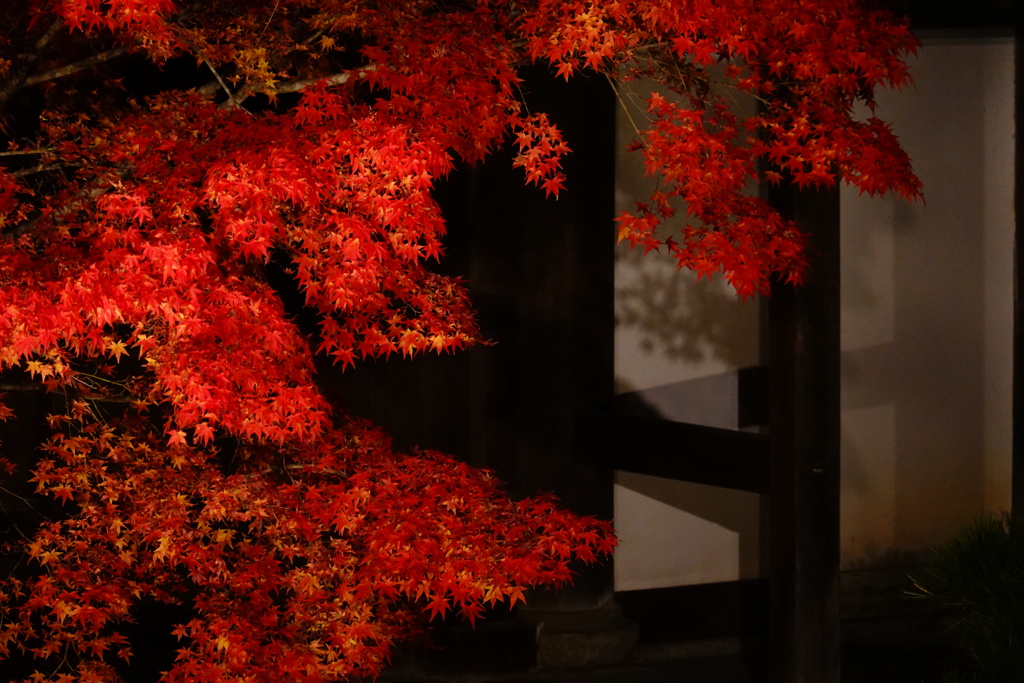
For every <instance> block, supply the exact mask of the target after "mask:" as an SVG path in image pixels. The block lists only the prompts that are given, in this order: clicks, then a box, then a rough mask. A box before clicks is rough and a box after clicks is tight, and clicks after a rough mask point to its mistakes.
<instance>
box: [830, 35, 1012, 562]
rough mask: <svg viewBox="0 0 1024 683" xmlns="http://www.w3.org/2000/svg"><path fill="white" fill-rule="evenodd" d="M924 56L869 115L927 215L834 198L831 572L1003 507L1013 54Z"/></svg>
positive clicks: (932, 46) (930, 51) (1002, 50)
mask: <svg viewBox="0 0 1024 683" xmlns="http://www.w3.org/2000/svg"><path fill="white" fill-rule="evenodd" d="M923 42H924V47H923V49H922V50H921V51H920V53H919V55H918V57H917V58H916V59H915V60H914V61H913V63H912V65H911V67H912V72H913V73H914V74H915V81H916V85H915V87H913V88H911V89H909V90H907V91H905V92H903V93H899V94H892V93H884V94H882V96H881V97H880V98H879V105H878V115H879V116H880V117H881V118H883V119H885V120H888V121H891V122H892V123H893V126H894V130H895V131H896V133H897V134H898V135H899V136H900V138H901V140H902V142H903V144H904V147H905V148H906V149H907V151H908V152H909V153H910V156H911V158H912V159H913V160H914V164H915V167H916V169H917V172H918V175H919V176H920V177H921V179H922V181H923V182H924V186H925V199H926V203H925V204H916V205H907V204H906V203H904V202H900V201H898V200H896V199H893V198H891V197H886V198H881V199H879V198H874V199H872V198H868V197H860V196H858V195H857V193H856V191H854V190H849V189H847V190H844V192H843V195H842V230H843V241H842V247H841V248H842V259H843V261H842V263H843V289H842V300H843V305H842V329H843V356H842V373H843V396H842V410H843V413H842V429H843V433H842V439H843V441H842V457H843V474H842V559H843V565H844V566H845V567H857V566H866V565H878V564H884V563H890V562H898V561H900V559H901V558H903V557H906V556H908V555H913V554H915V553H916V552H918V551H920V550H922V549H925V548H927V547H928V546H930V545H932V544H934V543H937V542H940V541H942V540H944V539H945V538H947V537H948V536H949V535H950V534H952V533H953V532H954V531H955V530H956V529H957V527H958V526H959V525H960V524H961V523H963V522H964V521H966V520H967V519H969V518H970V517H972V516H974V515H976V514H978V513H980V512H982V511H983V510H999V509H1006V508H1008V506H1009V495H1010V480H1009V465H1010V430H1011V417H1010V407H1011V387H1010V380H1011V357H1012V356H1011V353H1012V348H1011V345H1012V312H1013V299H1012V295H1013V280H1012V277H1013V261H1012V258H1013V231H1014V225H1013V220H1014V219H1013V204H1012V196H1013V42H1012V40H1011V39H971V40H970V41H967V40H952V39H944V38H940V37H928V36H925V37H924V38H923Z"/></svg>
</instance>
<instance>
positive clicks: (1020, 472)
mask: <svg viewBox="0 0 1024 683" xmlns="http://www.w3.org/2000/svg"><path fill="white" fill-rule="evenodd" d="M1014 33H1015V36H1016V45H1015V62H1016V63H1015V75H1014V80H1015V87H1014V90H1015V92H1016V95H1015V97H1014V119H1015V122H1016V136H1015V138H1016V153H1015V155H1016V158H1015V174H1014V175H1015V180H1014V206H1015V207H1016V220H1017V225H1016V233H1015V242H1016V244H1015V247H1014V263H1013V270H1014V273H1013V275H1014V291H1013V456H1012V457H1013V464H1012V467H1013V475H1012V477H1013V484H1012V491H1013V492H1012V503H1011V505H1012V507H1013V512H1014V514H1017V515H1021V514H1024V280H1022V277H1024V272H1022V271H1024V173H1022V172H1021V168H1022V166H1024V113H1022V109H1024V50H1022V49H1021V35H1022V34H1024V18H1022V17H1021V14H1018V17H1017V20H1016V27H1015V32H1014Z"/></svg>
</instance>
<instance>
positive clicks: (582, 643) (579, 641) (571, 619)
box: [518, 601, 640, 669]
mask: <svg viewBox="0 0 1024 683" xmlns="http://www.w3.org/2000/svg"><path fill="white" fill-rule="evenodd" d="M518 615H519V617H520V618H522V619H523V620H525V621H528V622H531V623H535V624H536V625H537V664H538V665H539V666H540V667H542V668H545V669H561V668H570V667H588V666H603V665H607V664H615V663H617V662H621V661H624V660H625V659H626V658H627V657H628V656H629V654H630V652H631V651H632V650H633V647H634V646H635V645H636V643H637V640H638V638H639V632H640V631H639V627H638V626H637V623H636V622H635V621H633V620H632V619H627V618H626V617H624V616H623V614H622V609H621V608H620V607H619V606H618V604H616V603H615V602H611V601H610V602H608V603H606V604H604V605H602V606H601V607H598V608H595V609H589V610H573V611H561V610H533V609H529V608H521V609H520V610H519V611H518Z"/></svg>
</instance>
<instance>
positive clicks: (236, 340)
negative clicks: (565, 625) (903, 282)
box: [0, 0, 920, 682]
mask: <svg viewBox="0 0 1024 683" xmlns="http://www.w3.org/2000/svg"><path fill="white" fill-rule="evenodd" d="M0 21H2V22H3V25H4V26H5V29H4V31H3V33H2V34H0V130H2V131H3V135H4V137H5V138H6V144H7V146H6V149H5V150H4V151H2V152H0V155H2V156H0V231H2V238H0V310H2V311H3V316H2V318H0V369H3V370H4V371H5V372H6V373H7V376H8V377H16V378H17V377H20V378H21V379H22V380H23V381H25V382H31V383H36V384H39V385H42V386H45V388H46V389H47V390H48V391H50V392H52V393H53V394H55V395H58V396H60V397H62V399H63V402H62V405H63V406H64V408H63V409H62V410H57V411H54V412H53V414H51V415H50V416H49V418H48V424H49V429H50V435H49V437H48V438H47V440H46V441H45V443H44V444H43V446H42V449H41V455H40V457H39V459H38V461H37V462H36V464H35V466H34V468H33V469H32V473H31V481H32V482H33V484H34V486H35V487H36V489H37V491H38V492H39V493H40V494H42V495H48V496H50V497H52V499H53V500H54V501H57V502H59V503H60V504H61V507H60V510H61V511H62V514H60V515H57V516H55V517H53V518H51V519H46V520H44V521H43V522H42V523H41V524H40V525H39V526H38V528H36V529H34V530H31V532H30V533H28V534H26V538H24V539H22V540H18V541H17V542H13V541H12V542H11V543H9V544H8V548H7V549H8V551H11V550H12V548H13V549H14V550H16V551H18V552H22V553H24V554H25V556H26V557H27V560H26V563H25V564H23V565H22V567H20V570H19V571H18V572H15V573H14V574H12V575H11V576H10V577H7V578H6V579H4V580H3V583H0V660H2V659H4V658H8V657H12V656H14V655H16V654H18V653H26V652H27V653H28V654H30V655H31V656H33V657H35V658H36V659H37V660H38V671H37V673H36V674H35V675H34V677H33V680H54V681H82V682H86V681H111V680H119V679H118V675H119V674H118V671H119V670H124V667H125V664H124V662H130V655H131V653H130V648H129V647H128V641H127V639H126V637H125V635H124V629H125V626H126V624H129V623H130V622H131V620H132V619H133V616H134V611H133V610H134V609H135V607H136V606H137V605H138V603H139V601H140V600H141V599H142V598H143V597H145V596H148V597H153V598H155V599H157V600H159V601H163V602H166V603H170V604H174V603H185V604H187V605H188V606H189V607H190V608H191V610H192V617H191V618H190V619H188V620H187V621H185V622H184V623H181V624H179V625H178V626H177V627H176V628H175V630H174V634H175V635H176V636H177V637H178V638H179V639H180V640H181V643H182V649H181V650H180V651H179V652H178V655H177V658H176V660H175V662H174V664H173V666H172V667H171V668H170V670H169V671H168V672H167V673H166V674H165V676H164V680H166V681H231V680H266V681H281V680H296V681H328V680H338V679H343V678H347V677H353V676H362V675H373V674H375V673H377V672H378V671H379V670H380V668H381V667H382V666H383V665H384V664H385V663H386V661H387V659H388V654H389V652H390V650H391V648H392V646H393V644H394V643H396V642H397V641H399V640H401V639H404V638H408V637H411V636H412V635H414V634H415V633H417V632H419V631H420V630H422V628H423V627H424V625H425V624H426V622H428V621H429V620H430V619H432V618H434V617H440V616H444V615H446V614H447V613H449V612H456V613H460V614H461V615H463V616H464V617H465V618H467V619H469V620H470V621H473V620H475V619H476V618H477V617H478V616H479V615H480V614H481V612H482V611H483V609H484V606H486V605H489V604H490V605H493V604H495V603H498V602H509V603H515V602H517V601H519V600H521V599H522V597H523V590H524V589H526V588H529V587H531V586H536V585H547V584H559V583H562V582H564V581H566V580H568V579H569V578H570V575H571V570H570V562H571V561H572V560H582V561H587V562H589V561H594V560H595V559H598V558H599V557H600V556H603V555H606V554H607V553H609V552H610V551H611V549H612V547H613V546H614V537H613V535H612V532H611V528H610V526H609V525H608V524H607V523H605V522H601V521H598V520H595V519H591V518H586V517H581V516H578V515H575V514H572V513H570V512H567V511H565V510H563V509H561V508H559V507H558V506H557V505H555V503H554V502H553V501H552V500H551V499H549V498H546V497H543V496H541V497H535V498H529V499H526V500H522V501H518V502H515V501H511V500H509V499H508V498H507V497H505V496H503V494H502V493H501V491H500V488H499V486H498V484H497V482H496V481H495V480H494V478H493V477H492V476H491V475H490V474H489V473H487V472H484V471H479V470H475V469H472V468H470V467H468V466H466V465H464V464H461V463H459V462H458V461H456V460H454V459H452V458H450V457H448V456H445V455H442V454H439V453H433V452H423V453H416V454H412V455H407V454H402V453H399V452H397V451H396V450H395V448H394V447H393V446H392V445H391V443H390V442H389V440H388V438H387V437H386V436H385V435H383V434H382V433H381V432H380V430H379V429H377V428H375V427H374V426H372V425H370V424H368V423H366V422H364V421H361V420H360V419H359V418H358V417H356V416H352V415H349V414H347V413H343V412H341V411H338V410H332V407H331V406H330V405H329V404H328V402H327V401H326V399H325V398H324V396H323V394H322V392H321V391H320V389H319V388H318V386H317V384H316V372H315V369H314V364H313V357H314V354H317V353H320V354H324V355H325V356H327V357H329V358H330V359H332V360H333V361H334V362H335V363H338V364H340V365H341V366H349V365H352V364H354V363H356V362H358V361H359V360H361V359H365V358H374V357H388V356H390V355H391V354H401V355H404V356H410V355H413V354H416V353H420V352H427V351H437V352H447V351H455V350H458V349H461V348H464V347H466V346H468V345H471V344H473V343H477V342H479V341H480V340H481V332H480V331H479V329H478V327H477V325H476V322H475V320H474V315H473V311H472V309H471V307H470V304H469V301H468V299H467V296H466V290H465V288H464V286H463V284H462V283H461V282H460V281H459V280H458V279H457V278H453V277H449V276H443V275H439V274H437V273H436V272H434V271H432V270H431V267H430V263H431V261H432V260H435V259H437V258H439V257H440V256H441V255H442V253H443V247H442V242H443V237H444V232H445V222H444V218H443V216H442V214H441V211H440V209H439V207H438V205H437V203H436V202H435V200H434V198H433V197H432V194H431V192H432V189H433V187H434V184H435V183H436V182H437V181H438V180H439V179H442V178H444V177H445V176H446V175H447V174H449V173H450V172H451V171H452V169H453V168H454V166H455V164H456V162H457V161H459V160H461V161H463V162H467V163H474V162H477V161H480V160H481V159H483V158H484V157H485V156H487V155H488V153H490V152H492V151H494V150H496V149H497V148H499V147H500V146H501V145H502V144H505V143H506V142H509V141H510V144H512V145H513V147H514V149H515V150H516V156H515V160H514V164H515V165H516V166H517V167H521V168H522V170H523V173H524V177H525V180H526V182H527V183H530V184H535V185H538V186H539V187H540V188H541V189H542V190H543V191H544V192H545V193H546V194H549V195H558V193H559V192H560V191H562V190H563V189H564V184H565V180H566V179H565V178H564V176H563V174H562V172H561V170H560V161H561V159H562V158H563V156H564V155H565V154H566V153H568V151H569V147H568V144H567V141H566V140H564V139H563V137H562V134H561V133H560V131H559V129H558V128H557V126H556V123H557V122H554V121H551V120H550V119H549V118H548V117H547V116H546V115H545V114H544V113H543V112H532V111H529V110H528V108H527V107H526V105H525V104H524V101H523V97H522V93H521V88H522V87H523V86H522V84H521V80H520V77H519V76H518V75H517V74H518V73H519V70H520V69H521V68H522V67H524V66H526V65H529V64H533V63H543V64H548V65H550V67H551V68H552V70H553V71H555V72H556V73H557V74H558V75H559V76H560V77H564V78H566V79H568V78H572V77H575V76H577V75H579V74H585V75H587V76H588V77H594V75H603V76H602V77H607V79H608V81H609V83H610V84H611V86H612V87H617V85H616V84H621V83H623V82H626V81H630V80H638V79H642V78H651V79H653V80H654V81H656V82H658V83H660V84H663V85H665V86H667V87H669V88H670V89H671V90H673V91H674V92H675V93H677V94H678V98H676V99H671V100H670V99H668V98H665V97H662V96H660V95H652V96H651V98H650V100H649V102H648V111H647V115H648V117H649V118H648V121H647V122H646V123H645V124H644V127H643V129H642V130H639V131H638V136H639V137H638V141H637V144H636V146H637V149H638V150H639V152H640V153H642V154H643V155H644V157H645V159H646V163H647V168H648V170H649V171H650V172H651V173H652V174H655V175H657V176H658V177H659V178H660V186H659V189H658V190H657V191H656V192H655V193H654V194H653V195H652V197H651V198H650V200H649V201H648V202H646V203H643V204H641V205H639V206H638V207H637V209H636V211H634V212H632V213H627V214H624V215H622V216H620V217H619V219H618V226H619V233H620V239H623V240H626V241H628V242H630V243H632V244H634V245H642V246H643V247H644V248H646V249H648V250H650V249H659V248H664V249H666V250H669V251H670V252H671V253H673V254H674V255H675V256H676V257H677V258H678V260H679V263H680V265H681V266H686V267H690V268H693V269H694V270H696V271H697V272H698V274H706V275H710V274H711V273H713V272H721V273H723V274H724V276H725V277H726V278H727V279H728V280H729V281H730V282H731V283H732V284H733V285H734V287H735V288H736V290H737V291H738V292H739V293H740V294H742V295H747V294H751V293H754V292H764V291H766V290H767V286H768V284H767V283H768V281H769V277H770V276H771V275H772V274H776V273H777V274H780V275H781V276H782V277H784V278H788V279H789V280H792V281H799V279H800V277H801V274H802V272H803V269H804V268H805V266H806V261H807V259H806V245H805V240H804V238H803V237H802V236H801V235H800V233H799V232H798V231H797V230H796V228H795V227H794V226H793V225H791V224H789V223H787V222H786V221H784V220H783V219H782V218H781V217H780V216H779V215H778V214H777V213H776V212H775V211H773V210H772V209H771V207H770V206H769V205H768V204H766V203H765V202H764V201H763V200H761V199H760V198H758V197H756V196H751V195H750V194H749V193H748V192H745V187H746V186H747V185H748V184H749V183H750V182H752V181H769V182H794V183H796V184H797V185H799V186H824V185H830V184H834V183H835V182H837V181H845V182H849V183H852V184H854V185H856V186H857V187H859V188H860V189H861V190H862V191H865V192H869V193H880V192H887V191H894V192H896V193H898V194H900V195H903V196H906V197H916V196H917V195H918V194H919V192H920V187H919V183H918V181H917V179H916V178H915V177H914V175H913V173H912V171H911V168H910V165H909V161H908V159H907V157H906V155H905V154H904V153H903V151H902V150H901V148H900V146H899V144H898V141H897V140H896V138H895V137H894V136H893V134H892V133H891V131H890V130H889V128H888V127H887V126H886V124H885V123H883V122H882V121H880V120H878V119H876V118H874V117H872V116H870V109H871V108H872V105H873V100H872V96H873V92H874V89H875V88H876V87H878V86H887V87H897V88H898V87H901V86H903V85H904V84H906V83H907V82H908V81H909V75H908V73H907V68H906V65H905V62H904V58H905V57H906V55H907V54H908V53H909V52H911V51H913V50H914V49H915V41H914V39H913V38H912V37H911V36H910V34H909V32H908V30H907V28H906V26H905V25H903V24H901V23H900V22H896V21H894V20H893V18H892V17H891V16H890V15H888V14H887V13H885V12H882V11H877V10H874V9H870V8H867V7H865V6H863V5H862V4H860V3H859V2H855V1H854V0H802V1H799V2H798V1H795V0H756V1H755V0H714V1H710V0H623V1H614V2H607V1H605V0H602V1H600V2H597V1H596V0H594V1H586V0H570V1H568V2H567V1H565V0H525V1H515V2H513V1H508V2H503V1H500V0H459V1H457V2H443V1H439V0H274V1H273V2H271V1H270V0H262V1H261V0H208V1H206V2H194V3H192V2H184V1H183V0H7V1H6V2H5V3H3V5H2V6H0ZM737 95H739V96H747V97H752V98H755V99H756V101H757V102H758V103H759V109H758V111H757V112H756V113H754V114H751V115H749V116H742V115H740V114H737V113H736V112H735V111H734V110H733V109H732V108H730V107H729V102H730V99H731V98H733V97H734V96H737ZM858 105H867V107H868V110H869V115H868V116H867V117H866V118H865V117H863V116H861V110H860V109H858V108H857V106H858ZM670 221H671V222H672V225H673V226H674V228H673V231H672V233H671V236H668V237H664V236H662V235H663V233H661V232H658V228H659V226H660V225H662V224H663V223H666V222H670ZM600 238H601V236H600V235H595V239H600ZM268 264H278V265H280V266H281V267H283V268H284V270H285V271H286V273H287V274H288V275H289V276H290V277H291V278H292V280H293V281H294V283H295V285H296V287H297V290H298V297H299V299H300V305H301V306H302V307H304V308H305V310H306V311H307V312H311V313H312V315H313V316H314V317H315V320H316V324H315V330H313V331H310V330H308V329H302V328H301V327H300V326H299V325H298V324H297V323H296V322H295V319H294V315H293V313H294V311H291V310H290V309H289V305H290V304H289V302H288V301H287V300H286V299H287V298H288V297H283V296H282V293H281V292H279V291H278V290H277V289H275V288H274V286H273V283H272V282H271V278H269V277H268ZM292 303H294V302H292ZM8 413H9V411H6V410H5V412H4V414H3V415H0V417H9V415H8ZM3 463H4V470H5V471H8V472H10V471H12V470H13V466H12V465H11V464H10V463H9V462H7V461H3ZM0 484H2V482H0Z"/></svg>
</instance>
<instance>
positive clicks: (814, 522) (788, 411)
mask: <svg viewBox="0 0 1024 683" xmlns="http://www.w3.org/2000/svg"><path fill="white" fill-rule="evenodd" d="M772 201H773V203H774V204H775V206H776V207H777V208H778V209H779V210H780V211H782V212H783V214H784V215H786V216H788V217H790V218H792V219H793V220H795V221H796V222H797V224H798V225H800V227H801V228H802V229H803V230H804V231H805V232H806V233H808V234H809V235H810V236H811V250H812V251H811V253H812V254H813V257H812V263H811V269H810V272H809V273H808V277H807V279H806V282H805V283H804V284H803V285H801V286H799V287H791V286H787V285H781V284H780V285H778V286H777V287H775V288H774V289H773V294H772V297H771V300H770V302H769V325H770V333H769V338H770V350H769V356H770V373H771V401H772V405H771V409H770V415H771V434H770V453H771V468H770V484H769V487H770V488H769V491H770V511H769V515H770V520H769V525H770V527H769V529H770V544H771V545H770V561H769V585H770V591H771V597H770V604H771V618H770V629H771V633H770V644H771V654H770V658H771V659H770V666H771V678H770V680H771V682H772V683H838V681H839V192H838V190H830V191H802V192H797V191H790V190H785V189H783V190H779V191H778V192H777V193H776V194H775V195H774V196H773V197H772Z"/></svg>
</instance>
